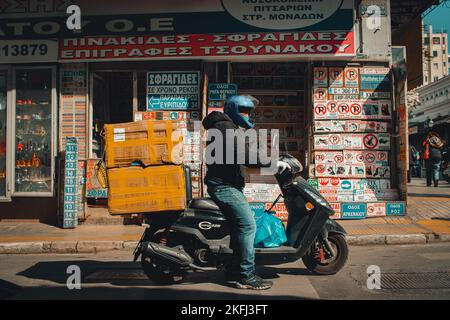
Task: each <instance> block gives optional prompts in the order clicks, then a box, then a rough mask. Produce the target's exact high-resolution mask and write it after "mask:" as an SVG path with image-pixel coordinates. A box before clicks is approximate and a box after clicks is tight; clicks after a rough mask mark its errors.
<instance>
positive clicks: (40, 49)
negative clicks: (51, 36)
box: [0, 40, 58, 63]
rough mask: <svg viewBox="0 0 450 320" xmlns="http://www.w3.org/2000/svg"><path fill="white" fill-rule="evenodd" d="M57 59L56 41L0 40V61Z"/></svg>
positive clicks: (31, 61)
mask: <svg viewBox="0 0 450 320" xmlns="http://www.w3.org/2000/svg"><path fill="white" fill-rule="evenodd" d="M57 60H58V42H57V41H52V40H0V63H33V62H56V61H57Z"/></svg>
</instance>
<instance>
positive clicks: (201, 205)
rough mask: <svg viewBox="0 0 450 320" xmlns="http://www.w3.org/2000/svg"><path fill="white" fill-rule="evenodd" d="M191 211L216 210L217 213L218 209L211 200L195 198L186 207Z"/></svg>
mask: <svg viewBox="0 0 450 320" xmlns="http://www.w3.org/2000/svg"><path fill="white" fill-rule="evenodd" d="M188 207H189V208H191V209H200V210H216V211H219V210H220V209H219V207H218V206H217V204H216V203H215V202H214V200H212V199H211V198H196V199H192V200H191V202H189V205H188Z"/></svg>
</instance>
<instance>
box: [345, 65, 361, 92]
mask: <svg viewBox="0 0 450 320" xmlns="http://www.w3.org/2000/svg"><path fill="white" fill-rule="evenodd" d="M344 81H345V86H346V87H348V88H358V87H359V70H358V68H349V67H347V68H345V70H344Z"/></svg>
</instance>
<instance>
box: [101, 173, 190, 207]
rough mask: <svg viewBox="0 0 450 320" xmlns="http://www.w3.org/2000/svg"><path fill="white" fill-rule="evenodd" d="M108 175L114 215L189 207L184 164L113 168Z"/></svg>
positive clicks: (110, 199)
mask: <svg viewBox="0 0 450 320" xmlns="http://www.w3.org/2000/svg"><path fill="white" fill-rule="evenodd" d="M107 176H108V184H109V189H108V210H109V213H110V214H111V215H115V214H129V213H150V212H162V211H181V210H184V209H185V207H186V181H185V176H184V167H183V166H180V165H161V166H150V167H146V168H143V167H138V166H131V167H124V168H112V169H108V170H107Z"/></svg>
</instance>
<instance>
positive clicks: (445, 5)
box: [423, 1, 450, 33]
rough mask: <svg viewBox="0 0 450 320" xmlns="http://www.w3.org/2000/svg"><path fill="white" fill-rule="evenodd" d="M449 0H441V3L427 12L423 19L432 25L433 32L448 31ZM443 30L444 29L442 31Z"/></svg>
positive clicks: (449, 27) (449, 25)
mask: <svg viewBox="0 0 450 320" xmlns="http://www.w3.org/2000/svg"><path fill="white" fill-rule="evenodd" d="M449 17H450V1H442V3H441V4H440V5H439V6H438V7H436V8H434V10H433V11H431V12H430V13H429V14H427V15H426V16H425V17H424V18H423V20H424V23H425V24H431V25H432V26H433V32H436V33H438V32H441V30H447V33H449V32H450V18H449ZM444 32H445V31H444Z"/></svg>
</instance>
